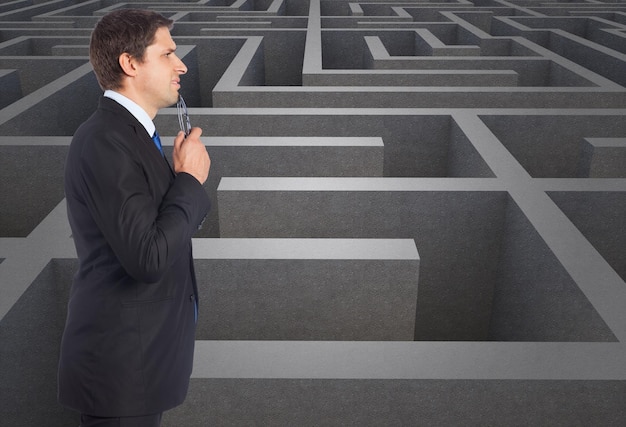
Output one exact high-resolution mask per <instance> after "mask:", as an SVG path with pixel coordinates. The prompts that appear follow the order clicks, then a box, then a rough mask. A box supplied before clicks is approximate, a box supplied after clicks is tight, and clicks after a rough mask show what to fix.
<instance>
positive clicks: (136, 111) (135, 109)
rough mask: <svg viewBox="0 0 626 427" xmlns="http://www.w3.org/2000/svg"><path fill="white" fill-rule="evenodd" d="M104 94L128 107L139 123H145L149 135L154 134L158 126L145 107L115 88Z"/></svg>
mask: <svg viewBox="0 0 626 427" xmlns="http://www.w3.org/2000/svg"><path fill="white" fill-rule="evenodd" d="M104 96H105V97H107V98H111V99H112V100H114V101H116V102H117V103H118V104H120V105H121V106H122V107H124V108H126V109H127V110H128V111H129V112H130V114H132V115H133V116H135V118H136V119H137V120H138V121H139V123H141V124H142V125H143V127H144V128H145V129H146V132H148V135H149V136H150V137H152V135H154V131H155V130H156V126H154V123H153V122H152V119H151V118H150V116H148V113H146V112H145V111H144V109H143V108H141V107H140V106H139V105H138V104H137V103H135V102H134V101H132V100H130V98H127V97H125V96H124V95H122V94H121V93H119V92H115V91H113V90H106V91H104Z"/></svg>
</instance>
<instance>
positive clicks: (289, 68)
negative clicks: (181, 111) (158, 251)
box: [0, 0, 626, 426]
mask: <svg viewBox="0 0 626 427" xmlns="http://www.w3.org/2000/svg"><path fill="white" fill-rule="evenodd" d="M126 7H142V8H149V9H154V10H157V11H159V12H161V13H163V14H164V15H166V16H169V17H171V18H172V19H173V20H174V21H175V26H174V29H173V30H172V35H173V37H174V39H175V41H176V43H177V45H178V47H179V48H178V53H179V56H181V57H182V59H183V60H184V61H185V63H186V64H187V66H188V68H189V72H188V74H187V75H185V76H184V77H183V82H182V83H183V89H182V94H183V95H184V97H185V99H186V101H187V104H188V106H189V107H190V113H191V120H192V123H193V125H195V126H200V127H202V129H203V135H204V137H203V140H204V142H205V143H206V145H207V147H208V150H209V153H210V155H211V158H212V168H211V175H210V179H209V180H208V181H207V183H206V185H205V187H206V191H207V192H208V193H209V194H210V196H211V198H212V200H213V210H212V211H211V213H210V215H209V217H208V219H207V221H206V222H205V225H204V227H203V229H202V230H200V231H199V232H198V234H197V236H196V237H195V239H194V254H195V257H196V266H197V272H198V279H199V286H200V292H201V297H202V305H201V315H200V319H199V328H198V334H197V345H196V355H195V366H194V372H193V378H192V384H191V388H190V391H189V396H188V398H187V401H186V402H185V404H184V405H183V406H181V407H179V408H177V409H174V410H172V411H170V412H168V413H167V414H166V416H165V420H164V425H165V426H207V425H217V426H220V425H237V426H242V425H262V426H265V425H276V426H295V425H298V426H320V425H358V426H361V425H376V426H382V425H385V426H387V425H396V426H400V425H445V426H450V425H463V426H467V425H533V426H534V425H550V426H555V425H564V426H572V425H594V426H607V425H624V424H625V423H626V405H625V402H626V381H625V380H626V347H625V346H624V344H623V343H624V341H625V340H626V309H625V307H626V283H625V280H626V251H625V249H624V248H626V220H625V218H626V215H625V214H626V2H625V1H623V0H621V1H620V0H605V1H602V0H586V1H565V0H563V1H536V0H511V1H507V0H442V1H440V2H438V1H434V0H431V1H391V0H354V1H348V0H302V1H300V0H256V1H255V0H221V1H220V0H200V1H189V2H183V1H181V2H167V1H141V2H124V1H120V0H88V1H77V0H51V1H45V0H40V1H39V0H15V1H8V2H7V1H3V2H2V3H0V344H1V348H0V420H1V421H0V424H2V425H3V426H4V425H6V426H33V425H37V426H43V425H45V426H68V425H75V424H77V417H76V414H74V413H71V412H69V411H66V410H64V409H62V408H60V407H59V406H58V405H57V404H56V363H57V360H58V347H59V341H60V335H61V331H62V328H63V323H64V318H65V307H66V301H67V295H68V290H69V286H70V283H71V278H72V274H73V271H74V269H75V268H76V255H75V251H74V247H73V243H72V240H71V236H70V230H69V226H68V224H67V220H66V210H65V201H64V195H63V182H62V171H63V165H64V159H65V155H66V153H67V150H68V146H69V143H70V140H71V136H72V134H73V132H74V130H75V129H76V127H77V126H78V125H79V124H80V123H81V122H82V121H83V120H85V119H86V118H87V117H88V116H89V115H90V114H91V112H92V111H93V110H94V109H95V107H96V103H97V99H98V97H99V96H100V94H101V91H100V89H99V87H98V85H97V82H96V80H95V77H94V76H93V74H92V72H91V68H90V65H89V62H88V43H89V35H90V32H91V29H92V28H93V26H94V24H95V23H96V22H97V20H98V18H99V16H101V15H102V14H104V13H106V12H108V11H111V10H115V9H118V8H126ZM155 123H156V125H157V128H158V129H159V132H160V133H161V135H163V138H162V139H163V140H164V145H165V146H166V152H167V154H168V155H171V147H172V144H173V136H174V135H175V133H176V132H177V129H178V122H177V118H176V109H175V108H166V109H163V110H161V111H160V113H159V115H158V116H157V117H156V119H155Z"/></svg>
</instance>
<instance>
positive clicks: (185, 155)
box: [172, 128, 211, 184]
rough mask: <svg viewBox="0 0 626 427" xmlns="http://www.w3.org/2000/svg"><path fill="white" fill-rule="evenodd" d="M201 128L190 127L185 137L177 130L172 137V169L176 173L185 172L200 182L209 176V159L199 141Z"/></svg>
mask: <svg viewBox="0 0 626 427" xmlns="http://www.w3.org/2000/svg"><path fill="white" fill-rule="evenodd" d="M200 135H202V129H200V128H192V129H191V132H189V135H188V136H187V137H186V138H185V134H184V133H183V131H180V132H178V135H176V138H174V151H173V155H172V157H173V159H174V171H175V172H176V173H181V172H186V173H188V174H190V175H191V176H193V177H194V178H196V179H197V180H198V181H199V182H200V184H204V181H206V179H207V178H208V176H209V168H210V167H211V159H210V158H209V153H208V152H207V151H206V147H205V146H204V144H203V143H202V141H200Z"/></svg>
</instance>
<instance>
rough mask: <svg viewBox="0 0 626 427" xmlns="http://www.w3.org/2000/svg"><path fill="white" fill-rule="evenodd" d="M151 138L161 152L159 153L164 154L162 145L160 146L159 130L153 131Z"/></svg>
mask: <svg viewBox="0 0 626 427" xmlns="http://www.w3.org/2000/svg"><path fill="white" fill-rule="evenodd" d="M152 140H153V141H154V145H156V146H157V148H158V149H159V151H160V152H161V155H162V156H165V154H163V147H162V146H161V138H159V132H157V131H156V130H155V131H154V135H153V136H152Z"/></svg>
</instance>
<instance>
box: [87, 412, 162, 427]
mask: <svg viewBox="0 0 626 427" xmlns="http://www.w3.org/2000/svg"><path fill="white" fill-rule="evenodd" d="M162 415H163V413H160V414H153V415H144V416H141V417H115V418H107V417H92V416H91V415H85V414H81V415H80V427H159V426H160V425H161V416H162Z"/></svg>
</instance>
